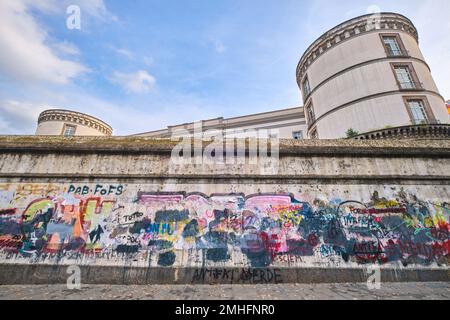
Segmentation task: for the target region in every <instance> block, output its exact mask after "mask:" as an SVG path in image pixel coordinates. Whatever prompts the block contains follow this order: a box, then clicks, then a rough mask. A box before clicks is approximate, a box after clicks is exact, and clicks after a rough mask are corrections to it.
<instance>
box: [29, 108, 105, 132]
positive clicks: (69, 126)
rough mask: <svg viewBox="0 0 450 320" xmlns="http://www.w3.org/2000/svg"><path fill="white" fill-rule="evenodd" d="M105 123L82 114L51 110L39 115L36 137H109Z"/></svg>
mask: <svg viewBox="0 0 450 320" xmlns="http://www.w3.org/2000/svg"><path fill="white" fill-rule="evenodd" d="M112 131H113V130H112V128H111V126H109V125H108V124H107V123H105V122H103V121H102V120H99V119H97V118H94V117H92V116H89V115H87V114H84V113H80V112H75V111H69V110H61V109H53V110H46V111H44V112H42V113H41V114H40V115H39V119H38V127H37V130H36V135H43V136H48V135H54V136H61V135H62V136H66V137H71V136H111V135H112Z"/></svg>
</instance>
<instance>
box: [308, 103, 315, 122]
mask: <svg viewBox="0 0 450 320" xmlns="http://www.w3.org/2000/svg"><path fill="white" fill-rule="evenodd" d="M306 114H307V116H308V119H307V120H308V122H309V125H312V124H313V123H314V122H315V121H316V115H315V114H314V109H313V105H312V103H310V104H309V105H308V106H307V107H306Z"/></svg>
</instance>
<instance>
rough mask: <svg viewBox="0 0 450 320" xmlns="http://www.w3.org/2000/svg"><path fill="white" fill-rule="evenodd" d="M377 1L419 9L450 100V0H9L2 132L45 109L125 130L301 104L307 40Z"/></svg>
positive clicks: (2, 6) (0, 35) (1, 17)
mask: <svg viewBox="0 0 450 320" xmlns="http://www.w3.org/2000/svg"><path fill="white" fill-rule="evenodd" d="M73 4H75V5H78V6H79V7H80V9H81V29H80V30H76V29H75V30H70V29H68V28H67V27H66V19H67V18H68V15H67V13H66V9H67V7H68V6H69V5H73ZM373 5H376V6H378V7H379V8H380V9H381V11H393V12H398V13H402V14H404V15H406V16H408V17H409V18H411V19H412V20H413V22H414V23H415V25H416V26H417V28H418V29H419V35H420V46H421V48H422V51H423V53H424V55H425V57H426V59H427V61H428V62H429V64H430V66H431V68H432V73H433V76H434V78H435V80H436V82H437V85H438V87H439V89H440V91H441V93H442V95H443V96H444V97H445V98H447V99H450V83H449V81H448V78H449V77H448V74H449V70H450V59H449V56H450V55H449V52H450V19H449V13H450V1H448V0H420V1H419V0H413V1H411V0H409V1H406V0H405V1H403V0H398V1H394V0H390V1H375V0H372V1H365V0H358V1H332V0H309V1H303V0H271V1H269V0H159V1H156V0H40V1H39V0H1V1H0V24H1V25H0V26H1V27H0V48H2V49H1V50H0V134H33V133H34V131H35V129H36V119H37V116H38V114H39V113H40V112H41V111H42V110H44V109H47V108H67V109H72V110H77V111H81V112H86V113H89V114H92V115H94V116H97V117H99V118H101V119H103V120H105V121H106V122H108V123H109V124H111V125H112V126H113V128H114V131H115V132H114V133H115V134H116V135H127V134H133V133H138V132H145V131H150V130H155V129H160V128H164V127H166V126H167V125H174V124H178V123H185V122H190V121H197V120H201V119H208V118H215V117H219V116H224V117H231V116H239V115H244V114H248V113H256V112H264V111H269V110H274V109H281V108H287V107H293V106H299V105H301V98H300V91H299V89H298V87H297V84H296V81H295V69H296V66H297V63H298V60H299V58H300V56H301V55H302V53H303V52H304V50H305V49H306V48H307V47H308V46H309V44H310V43H311V42H313V41H314V40H315V39H316V38H317V37H319V36H320V35H321V34H322V33H324V32H325V31H327V30H328V29H330V28H332V27H333V26H335V25H336V24H339V23H340V22H343V21H345V20H347V19H350V18H352V17H354V16H358V15H362V14H365V13H367V10H368V8H370V7H371V6H373Z"/></svg>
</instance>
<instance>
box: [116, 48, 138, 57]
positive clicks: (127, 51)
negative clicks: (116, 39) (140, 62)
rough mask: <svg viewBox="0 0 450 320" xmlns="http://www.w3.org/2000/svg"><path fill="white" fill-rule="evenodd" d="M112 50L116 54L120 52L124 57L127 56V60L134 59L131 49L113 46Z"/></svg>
mask: <svg viewBox="0 0 450 320" xmlns="http://www.w3.org/2000/svg"><path fill="white" fill-rule="evenodd" d="M114 50H115V51H116V52H117V53H118V54H120V55H122V56H124V57H127V58H128V59H129V60H134V54H133V53H132V52H131V51H129V50H127V49H124V48H115V49H114Z"/></svg>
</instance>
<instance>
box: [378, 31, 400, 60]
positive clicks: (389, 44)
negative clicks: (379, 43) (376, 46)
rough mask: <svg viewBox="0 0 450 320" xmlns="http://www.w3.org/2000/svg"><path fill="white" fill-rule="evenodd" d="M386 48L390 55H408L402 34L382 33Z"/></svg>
mask: <svg viewBox="0 0 450 320" xmlns="http://www.w3.org/2000/svg"><path fill="white" fill-rule="evenodd" d="M381 38H382V39H383V44H384V48H385V50H386V53H387V55H388V56H389V57H400V56H404V55H406V50H405V49H404V47H403V43H402V40H401V38H400V35H398V34H393V35H382V36H381Z"/></svg>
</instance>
